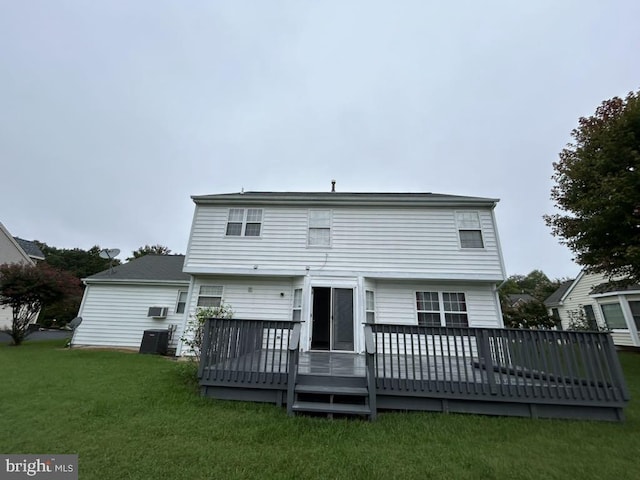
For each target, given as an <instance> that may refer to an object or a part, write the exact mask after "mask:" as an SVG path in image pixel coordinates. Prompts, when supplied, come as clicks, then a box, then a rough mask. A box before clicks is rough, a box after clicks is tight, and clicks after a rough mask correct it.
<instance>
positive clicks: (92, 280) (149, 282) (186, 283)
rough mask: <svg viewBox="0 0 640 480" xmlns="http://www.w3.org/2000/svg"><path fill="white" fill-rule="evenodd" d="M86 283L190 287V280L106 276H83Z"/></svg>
mask: <svg viewBox="0 0 640 480" xmlns="http://www.w3.org/2000/svg"><path fill="white" fill-rule="evenodd" d="M82 282H83V283H84V284H85V285H99V284H100V285H150V286H153V285H155V286H164V287H188V286H189V283H190V281H189V280H185V281H182V280H127V279H108V278H107V279H104V278H100V279H98V278H83V279H82Z"/></svg>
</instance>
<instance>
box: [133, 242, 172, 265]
mask: <svg viewBox="0 0 640 480" xmlns="http://www.w3.org/2000/svg"><path fill="white" fill-rule="evenodd" d="M170 253H171V250H170V249H169V248H168V247H165V246H164V245H160V244H158V245H145V246H144V247H140V248H139V249H137V250H134V251H133V252H131V254H132V255H133V256H131V257H128V258H127V261H128V262H129V261H131V260H135V259H136V258H140V257H144V256H145V255H149V254H152V255H169V254H170Z"/></svg>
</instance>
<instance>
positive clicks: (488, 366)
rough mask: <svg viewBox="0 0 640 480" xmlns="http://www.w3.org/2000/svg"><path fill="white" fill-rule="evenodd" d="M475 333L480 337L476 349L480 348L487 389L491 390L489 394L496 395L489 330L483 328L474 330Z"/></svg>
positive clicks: (496, 387) (496, 388)
mask: <svg viewBox="0 0 640 480" xmlns="http://www.w3.org/2000/svg"><path fill="white" fill-rule="evenodd" d="M478 334H479V335H478ZM476 335H477V336H479V337H480V342H479V345H478V349H479V350H480V352H479V353H480V358H481V359H482V363H481V365H483V364H484V368H485V370H486V372H487V382H488V384H489V390H490V391H491V395H497V394H498V386H497V385H496V376H495V372H494V366H493V357H492V355H491V346H490V345H489V332H488V331H487V330H486V329H484V328H483V329H481V330H476Z"/></svg>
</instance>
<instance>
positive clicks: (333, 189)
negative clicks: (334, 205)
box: [331, 180, 336, 193]
mask: <svg viewBox="0 0 640 480" xmlns="http://www.w3.org/2000/svg"><path fill="white" fill-rule="evenodd" d="M331 191H332V192H333V193H335V191H336V181H335V180H331Z"/></svg>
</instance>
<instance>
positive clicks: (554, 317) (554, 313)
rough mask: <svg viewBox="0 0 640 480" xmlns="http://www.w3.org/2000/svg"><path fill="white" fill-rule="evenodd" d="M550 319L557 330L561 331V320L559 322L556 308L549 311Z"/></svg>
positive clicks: (558, 312)
mask: <svg viewBox="0 0 640 480" xmlns="http://www.w3.org/2000/svg"><path fill="white" fill-rule="evenodd" d="M551 319H552V320H553V323H555V324H556V329H557V330H562V320H560V311H559V310H558V309H557V308H552V309H551Z"/></svg>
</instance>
